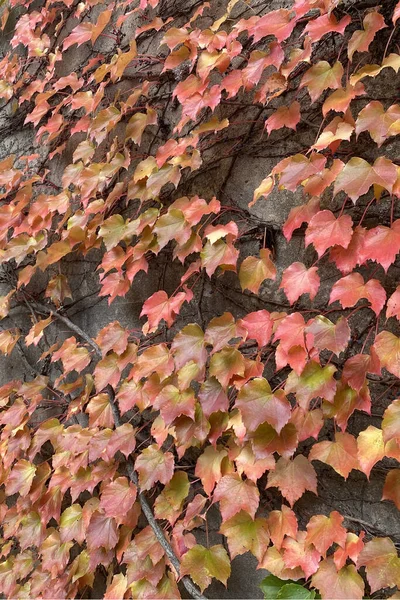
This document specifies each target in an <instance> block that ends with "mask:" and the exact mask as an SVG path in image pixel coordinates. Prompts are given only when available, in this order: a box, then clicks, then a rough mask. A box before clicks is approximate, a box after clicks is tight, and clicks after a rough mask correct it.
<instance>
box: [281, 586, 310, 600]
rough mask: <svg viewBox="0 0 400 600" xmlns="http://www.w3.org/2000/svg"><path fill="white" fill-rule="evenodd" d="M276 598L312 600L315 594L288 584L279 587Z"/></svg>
mask: <svg viewBox="0 0 400 600" xmlns="http://www.w3.org/2000/svg"><path fill="white" fill-rule="evenodd" d="M277 598H279V599H281V598H282V599H285V600H314V598H315V592H314V591H312V590H308V589H307V588H305V587H303V586H302V585H298V584H297V583H289V584H286V585H284V586H283V587H281V589H280V590H279V592H278V595H277Z"/></svg>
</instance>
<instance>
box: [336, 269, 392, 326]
mask: <svg viewBox="0 0 400 600" xmlns="http://www.w3.org/2000/svg"><path fill="white" fill-rule="evenodd" d="M361 298H366V299H367V300H369V301H370V302H371V308H372V310H373V311H374V313H375V314H376V316H378V315H379V313H380V312H381V310H382V308H383V307H384V305H385V302H386V292H385V290H384V288H383V287H382V284H381V283H380V282H379V281H378V280H377V279H370V280H369V281H367V283H364V279H363V277H362V275H360V273H351V274H350V275H347V277H342V279H339V280H338V281H336V282H335V283H334V284H333V286H332V291H331V295H330V298H329V303H330V304H332V302H335V300H339V302H340V304H341V305H342V307H343V308H348V307H349V306H354V305H355V304H357V302H358V301H359V300H360V299H361Z"/></svg>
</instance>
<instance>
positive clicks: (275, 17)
mask: <svg viewBox="0 0 400 600" xmlns="http://www.w3.org/2000/svg"><path fill="white" fill-rule="evenodd" d="M249 21H250V23H253V22H252V20H251V19H249ZM295 25H296V19H293V18H292V17H291V12H290V11H289V10H287V9H286V8H280V9H278V10H273V11H271V12H269V13H268V14H266V15H264V16H263V17H261V18H260V19H257V20H256V21H255V22H254V24H252V25H251V26H250V27H248V32H249V36H250V35H252V36H254V44H256V43H257V42H259V41H260V40H261V39H262V38H263V37H266V36H267V35H273V36H275V37H276V39H277V40H278V42H283V41H284V40H287V38H288V37H289V36H290V34H291V33H292V31H293V29H294V27H295ZM238 26H239V23H238ZM243 27H244V28H246V27H245V26H243ZM237 28H238V30H239V31H241V30H242V27H237Z"/></svg>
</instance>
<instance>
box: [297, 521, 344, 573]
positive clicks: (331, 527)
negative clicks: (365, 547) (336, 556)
mask: <svg viewBox="0 0 400 600" xmlns="http://www.w3.org/2000/svg"><path fill="white" fill-rule="evenodd" d="M343 520H344V517H342V515H340V514H339V513H338V512H337V511H336V510H335V511H333V512H331V513H330V515H329V517H327V516H325V515H314V516H313V517H311V519H310V520H309V522H308V525H307V537H306V542H307V543H308V544H313V545H314V546H315V547H316V549H317V550H318V551H319V552H320V553H321V554H323V555H325V553H326V551H327V550H328V549H329V548H330V547H331V546H332V544H338V545H339V546H341V547H342V548H344V546H345V543H346V536H347V532H346V529H345V528H344V527H343V526H342V523H343ZM335 568H336V567H335Z"/></svg>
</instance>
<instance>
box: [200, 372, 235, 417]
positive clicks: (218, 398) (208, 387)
mask: <svg viewBox="0 0 400 600" xmlns="http://www.w3.org/2000/svg"><path fill="white" fill-rule="evenodd" d="M199 401H200V404H201V407H202V409H203V413H204V416H205V417H206V418H209V417H210V416H211V415H212V414H213V413H218V411H220V412H221V413H225V412H227V410H228V408H229V399H228V396H227V394H226V391H225V390H224V389H223V387H222V386H221V384H220V383H219V382H218V381H217V380H216V379H215V377H210V378H209V379H206V380H205V381H204V383H202V384H201V388H200V391H199Z"/></svg>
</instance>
